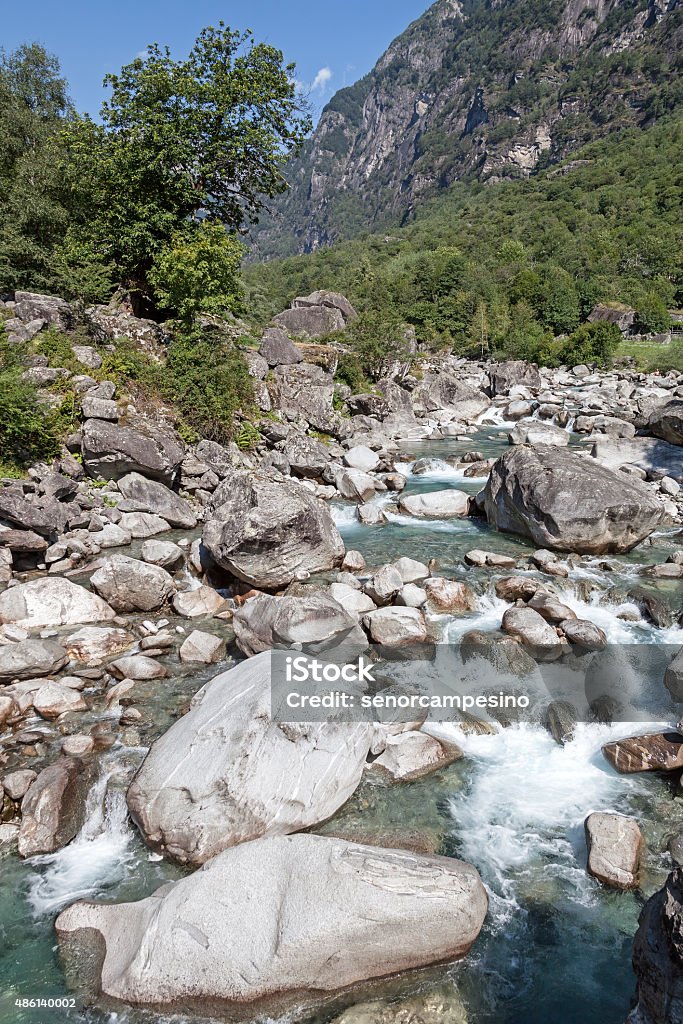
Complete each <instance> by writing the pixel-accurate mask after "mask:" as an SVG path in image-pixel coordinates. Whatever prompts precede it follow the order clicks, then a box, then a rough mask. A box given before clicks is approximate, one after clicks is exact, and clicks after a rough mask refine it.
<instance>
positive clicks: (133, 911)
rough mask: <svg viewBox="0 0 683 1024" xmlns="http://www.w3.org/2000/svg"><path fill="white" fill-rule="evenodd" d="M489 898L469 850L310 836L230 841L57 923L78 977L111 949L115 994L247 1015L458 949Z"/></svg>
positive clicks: (452, 956)
mask: <svg viewBox="0 0 683 1024" xmlns="http://www.w3.org/2000/svg"><path fill="white" fill-rule="evenodd" d="M312 882H313V884H312ZM217 894H220V898H217ZM487 903H488V901H487V896H486V890H485V889H484V886H483V885H482V882H481V880H480V878H479V875H478V873H477V871H476V870H475V869H474V868H473V867H471V866H470V865H468V864H464V863H463V862H462V861H458V860H454V859H451V858H445V857H425V856H418V855H415V854H411V853H406V852H404V851H398V850H385V849H382V848H379V847H368V846H361V845H359V844H356V843H348V842H344V841H343V840H341V839H330V838H326V837H323V836H315V835H302V836H287V837H277V838H269V839H261V840H258V841H257V842H253V843H247V844H245V845H243V846H240V847H238V848H237V849H234V850H228V851H227V852H225V853H222V854H221V855H220V856H219V857H217V858H215V859H214V860H213V861H211V863H210V864H208V865H207V866H206V868H205V869H204V870H202V871H198V872H196V873H195V874H193V875H190V876H189V877H187V878H183V879H182V880H180V881H178V882H176V883H174V884H173V885H172V886H164V887H163V889H161V890H159V891H158V892H157V893H156V894H155V895H153V896H151V897H149V898H148V899H146V900H142V901H140V902H138V903H122V904H121V903H120V904H95V903H92V902H80V903H76V904H74V905H73V906H71V907H69V908H68V909H67V910H65V911H63V912H62V913H61V914H60V916H59V918H58V919H57V923H56V929H57V936H58V939H59V942H60V945H61V947H62V955H63V956H65V957H66V959H67V962H68V961H69V960H71V962H72V964H73V971H74V975H77V974H78V973H80V971H79V968H78V966H77V965H78V964H79V963H80V962H82V960H81V958H82V957H84V956H85V957H87V955H88V951H89V952H90V956H91V957H92V955H93V954H94V953H95V951H96V950H101V951H102V953H103V954H104V958H103V961H102V966H101V968H100V969H99V970H98V974H99V977H98V978H97V979H96V987H97V989H98V990H100V991H101V992H102V994H103V995H104V996H106V997H110V998H113V999H116V1000H119V1001H121V1002H125V1003H135V1004H137V1005H139V1006H149V1007H150V1008H152V1007H153V1008H154V1010H155V1011H159V1010H161V1009H164V1010H169V1011H173V1010H175V1009H177V1010H179V1011H182V1012H183V1013H185V1012H192V1011H195V1012H199V1013H205V1012H206V1013H208V1012H209V1010H211V1012H212V1014H214V1015H215V1013H216V1012H220V1013H221V1016H224V1015H227V1016H229V1017H230V1018H231V1019H244V1018H246V1017H251V1016H254V1015H255V1014H257V1013H258V1014H262V1013H265V1014H268V1015H271V1016H280V1015H281V1014H282V1013H283V1012H284V1011H286V1010H287V1009H291V1008H293V1007H294V1006H295V1005H297V1004H300V1003H301V1000H302V997H305V998H306V999H307V1000H308V1002H309V1004H310V1001H311V998H313V999H314V1000H315V1001H316V1002H320V1001H324V1000H325V999H328V998H329V997H330V995H331V994H332V993H334V992H336V991H337V990H339V989H347V988H349V987H351V986H358V985H359V984H361V983H362V982H366V981H369V980H370V979H374V978H378V977H382V976H385V975H393V974H397V973H399V972H402V971H406V970H410V969H411V968H418V967H424V966H427V965H428V964H432V963H443V962H446V961H453V960H457V959H459V958H460V957H463V956H464V955H465V954H466V953H467V952H468V950H469V949H470V948H471V946H472V944H473V942H474V940H475V939H476V937H477V935H478V934H479V931H480V929H481V926H482V924H483V921H484V918H485V916H486V910H487ZM245 921H248V922H249V928H248V929H245V928H244V922H245ZM273 935H274V936H276V942H275V943H272V942H269V943H264V941H263V938H264V936H273ZM340 950H343V951H344V954H343V955H341V954H340ZM102 953H100V954H99V956H101V955H102Z"/></svg>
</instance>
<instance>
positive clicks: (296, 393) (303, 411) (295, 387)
mask: <svg viewBox="0 0 683 1024" xmlns="http://www.w3.org/2000/svg"><path fill="white" fill-rule="evenodd" d="M269 391H270V396H271V399H272V402H273V407H274V408H275V409H279V410H280V412H281V413H282V415H283V416H284V417H285V418H286V419H288V420H300V419H303V420H306V422H307V423H308V424H310V426H311V427H314V428H315V429H316V430H321V431H323V432H325V433H328V434H333V435H334V436H335V437H336V436H343V435H345V434H346V433H347V431H348V421H347V420H344V419H342V418H341V417H340V416H339V414H338V413H337V412H335V411H334V408H333V404H332V403H333V399H334V380H333V378H332V377H331V376H330V374H329V373H325V371H324V370H323V369H321V367H319V366H313V365H311V364H310V363H299V364H298V365H297V366H278V367H276V369H275V370H274V372H273V377H272V380H270V381H269Z"/></svg>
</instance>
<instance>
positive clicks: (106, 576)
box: [90, 555, 175, 612]
mask: <svg viewBox="0 0 683 1024" xmlns="http://www.w3.org/2000/svg"><path fill="white" fill-rule="evenodd" d="M90 582H91V584H92V586H93V587H94V589H95V590H96V591H97V593H98V594H99V595H100V596H101V597H103V598H104V599H105V600H106V601H108V602H109V604H110V605H111V606H112V608H115V609H116V611H117V612H136V611H137V612H151V611H156V609H157V608H161V607H162V605H164V604H166V602H167V601H168V600H169V599H170V598H171V597H172V595H173V594H174V593H175V584H174V582H173V577H172V576H170V575H169V574H168V573H167V572H166V570H165V569H160V568H159V567H158V566H156V565H147V563H146V562H141V561H139V559H137V558H129V557H128V556H127V555H111V556H110V557H109V558H107V559H106V560H105V561H104V563H103V564H102V566H101V567H100V568H99V569H97V571H96V572H94V573H93V575H92V577H91V580H90Z"/></svg>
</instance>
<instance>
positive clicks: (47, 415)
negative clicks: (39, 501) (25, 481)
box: [0, 341, 60, 470]
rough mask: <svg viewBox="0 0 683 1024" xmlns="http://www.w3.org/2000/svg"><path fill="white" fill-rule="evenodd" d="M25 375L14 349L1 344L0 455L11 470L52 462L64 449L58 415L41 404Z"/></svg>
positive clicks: (3, 342)
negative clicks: (24, 377)
mask: <svg viewBox="0 0 683 1024" xmlns="http://www.w3.org/2000/svg"><path fill="white" fill-rule="evenodd" d="M21 371H22V367H21V364H20V363H19V360H18V358H17V355H16V353H15V351H14V349H13V348H12V346H10V345H9V344H8V343H7V342H6V341H0V452H1V453H2V462H3V465H4V466H9V468H10V470H11V469H12V468H20V467H21V468H23V467H26V466H29V465H31V463H32V462H37V461H39V460H41V459H52V458H54V457H55V456H56V455H57V454H58V453H59V448H60V444H59V437H58V433H57V427H56V423H55V417H54V414H52V413H51V412H50V411H49V410H46V409H45V408H44V406H42V405H41V404H40V401H39V397H38V392H37V389H36V388H35V387H34V386H33V385H32V384H30V383H28V382H27V381H24V380H22V379H21Z"/></svg>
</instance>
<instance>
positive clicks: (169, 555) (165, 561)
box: [140, 540, 185, 572]
mask: <svg viewBox="0 0 683 1024" xmlns="http://www.w3.org/2000/svg"><path fill="white" fill-rule="evenodd" d="M140 554H141V556H142V560H143V562H148V563H149V564H150V565H158V566H160V567H161V568H162V569H168V570H169V571H170V572H173V571H174V570H175V569H178V568H180V567H181V566H182V565H183V564H184V562H185V552H184V551H183V549H182V548H181V547H178V545H177V544H173V543H172V541H169V540H146V541H145V543H144V544H143V545H142V548H141V550H140Z"/></svg>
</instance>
